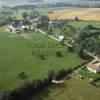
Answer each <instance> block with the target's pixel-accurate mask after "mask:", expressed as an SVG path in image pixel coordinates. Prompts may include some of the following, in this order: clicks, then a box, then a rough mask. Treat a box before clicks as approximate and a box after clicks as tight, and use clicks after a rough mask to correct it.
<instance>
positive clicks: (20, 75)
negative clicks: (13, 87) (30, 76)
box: [18, 72, 27, 80]
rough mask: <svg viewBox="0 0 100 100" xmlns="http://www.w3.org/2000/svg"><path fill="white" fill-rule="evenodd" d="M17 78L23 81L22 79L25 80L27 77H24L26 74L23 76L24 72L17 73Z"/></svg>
mask: <svg viewBox="0 0 100 100" xmlns="http://www.w3.org/2000/svg"><path fill="white" fill-rule="evenodd" d="M18 76H19V78H20V79H21V80H23V79H26V78H27V76H26V74H25V72H21V73H19V75H18Z"/></svg>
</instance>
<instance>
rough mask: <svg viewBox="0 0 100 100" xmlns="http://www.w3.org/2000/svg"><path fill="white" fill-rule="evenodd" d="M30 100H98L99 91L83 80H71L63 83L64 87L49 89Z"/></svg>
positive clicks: (99, 98) (99, 96)
mask: <svg viewBox="0 0 100 100" xmlns="http://www.w3.org/2000/svg"><path fill="white" fill-rule="evenodd" d="M31 100H100V89H99V88H96V87H93V86H92V85H90V84H89V83H88V82H87V81H85V80H79V79H77V78H71V79H69V80H67V81H66V82H65V86H64V87H63V86H60V85H58V86H55V87H50V88H48V89H45V90H44V91H41V92H40V94H38V95H36V96H35V97H33V99H31Z"/></svg>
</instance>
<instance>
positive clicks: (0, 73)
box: [0, 28, 84, 92]
mask: <svg viewBox="0 0 100 100" xmlns="http://www.w3.org/2000/svg"><path fill="white" fill-rule="evenodd" d="M26 34H31V36H32V40H27V39H24V38H22V37H13V38H11V36H10V35H11V33H6V32H5V31H4V29H2V28H0V92H3V91H6V90H12V89H15V88H17V87H19V86H21V85H23V84H24V83H25V82H31V81H32V80H34V79H43V78H45V77H46V76H47V73H48V71H50V70H55V71H58V70H60V69H68V68H70V67H74V66H75V65H77V64H80V63H82V62H84V60H82V59H80V58H79V57H78V55H77V54H75V53H70V52H69V51H68V50H67V48H65V47H62V46H61V45H60V47H57V45H58V43H57V42H56V41H54V40H52V39H50V38H48V37H47V36H44V35H42V34H39V33H34V32H32V33H26ZM50 44H51V46H49V47H48V45H50ZM40 50H42V53H43V54H44V55H45V54H48V53H50V54H49V55H46V59H45V60H42V59H40V57H39V56H38V55H39V51H40ZM58 50H60V51H61V52H62V53H63V55H64V56H63V57H57V56H56V55H55V52H56V51H58ZM51 51H52V52H53V53H52V52H51ZM32 52H33V53H34V54H32ZM21 72H25V74H26V75H27V77H28V78H27V79H25V80H21V79H20V78H19V77H18V75H19V73H21Z"/></svg>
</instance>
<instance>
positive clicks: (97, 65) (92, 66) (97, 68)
mask: <svg viewBox="0 0 100 100" xmlns="http://www.w3.org/2000/svg"><path fill="white" fill-rule="evenodd" d="M86 67H87V69H88V70H89V71H91V72H94V73H99V72H100V61H95V62H92V63H89V64H87V66H86Z"/></svg>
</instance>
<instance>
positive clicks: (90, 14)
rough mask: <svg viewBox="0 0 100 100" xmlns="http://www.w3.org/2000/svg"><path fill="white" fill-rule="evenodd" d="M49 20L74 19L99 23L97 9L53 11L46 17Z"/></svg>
mask: <svg viewBox="0 0 100 100" xmlns="http://www.w3.org/2000/svg"><path fill="white" fill-rule="evenodd" d="M48 16H49V18H50V19H52V20H54V19H60V20H61V19H63V20H64V19H75V17H78V18H79V19H80V20H90V21H100V9H99V8H67V9H62V10H55V11H53V13H51V14H49V15H48Z"/></svg>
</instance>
